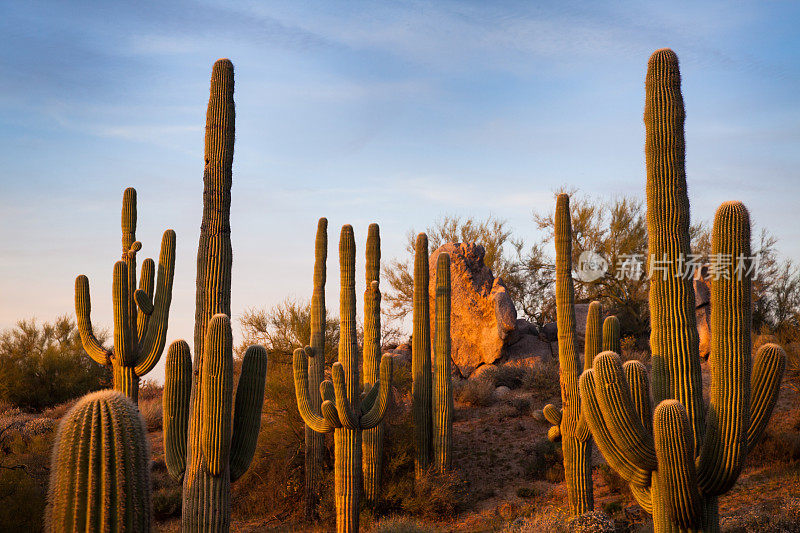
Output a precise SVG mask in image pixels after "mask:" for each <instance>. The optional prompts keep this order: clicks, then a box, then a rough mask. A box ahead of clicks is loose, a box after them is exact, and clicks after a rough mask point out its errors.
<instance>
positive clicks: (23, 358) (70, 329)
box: [0, 316, 111, 410]
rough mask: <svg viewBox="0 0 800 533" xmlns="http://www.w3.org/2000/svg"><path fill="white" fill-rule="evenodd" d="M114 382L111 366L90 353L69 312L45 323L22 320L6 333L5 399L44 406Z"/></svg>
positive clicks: (2, 358)
mask: <svg viewBox="0 0 800 533" xmlns="http://www.w3.org/2000/svg"><path fill="white" fill-rule="evenodd" d="M102 337H104V336H101V341H102V340H105V339H104V338H102ZM110 384H111V375H110V372H109V371H108V370H107V369H106V368H105V367H103V366H101V365H99V364H97V363H95V362H94V361H92V360H91V359H89V358H87V357H85V355H84V351H83V346H82V345H81V339H80V335H79V333H78V329H77V327H76V326H75V322H73V321H72V319H70V318H69V317H67V316H62V317H59V318H57V319H56V320H55V321H54V322H45V323H44V324H42V325H41V326H39V325H38V324H37V323H36V320H35V319H30V320H20V321H19V322H17V325H16V327H14V328H10V329H7V330H5V331H3V332H2V333H0V400H5V401H7V402H9V403H12V404H14V405H16V406H18V407H20V408H24V409H36V410H40V409H44V408H46V407H51V406H53V405H56V404H59V403H63V402H65V401H67V400H70V399H72V398H77V397H79V396H83V395H84V394H86V393H87V392H90V391H93V390H97V389H101V388H103V387H107V386H110Z"/></svg>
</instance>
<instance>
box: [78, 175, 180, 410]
mask: <svg viewBox="0 0 800 533" xmlns="http://www.w3.org/2000/svg"><path fill="white" fill-rule="evenodd" d="M141 248H142V243H140V242H139V241H137V240H136V190H135V189H134V188H132V187H129V188H127V189H125V192H124V193H123V195H122V260H120V261H117V262H116V263H115V264H114V277H113V282H112V291H111V294H112V302H113V305H114V349H113V350H108V349H106V348H104V347H103V346H102V345H101V344H100V342H99V341H98V340H97V338H96V337H95V335H94V332H93V330H92V320H91V300H90V298H89V279H88V278H87V277H86V276H84V275H80V276H78V277H77V278H76V279H75V314H76V316H77V319H78V331H79V332H80V335H81V342H82V344H83V348H84V350H86V353H88V354H89V356H90V357H91V358H92V359H94V360H95V361H96V362H98V363H100V364H101V365H108V366H110V367H111V368H112V370H113V376H114V389H116V390H118V391H122V392H123V393H125V394H127V395H128V397H130V398H131V400H133V402H134V403H137V402H138V397H139V378H140V377H142V376H144V375H145V374H147V373H148V372H150V371H151V370H152V369H153V367H155V366H156V363H158V360H159V359H160V358H161V353H162V352H163V351H164V344H165V343H166V340H167V321H168V318H169V306H170V302H171V301H172V279H173V274H174V271H175V232H174V231H173V230H171V229H169V230H167V231H165V232H164V236H163V237H162V239H161V255H160V256H159V259H158V279H157V281H156V283H155V298H154V297H153V296H154V295H153V281H154V278H155V263H154V262H153V260H152V259H145V261H144V263H142V272H141V277H140V280H139V288H138V289H137V288H136V252H138V251H139V250H140V249H141Z"/></svg>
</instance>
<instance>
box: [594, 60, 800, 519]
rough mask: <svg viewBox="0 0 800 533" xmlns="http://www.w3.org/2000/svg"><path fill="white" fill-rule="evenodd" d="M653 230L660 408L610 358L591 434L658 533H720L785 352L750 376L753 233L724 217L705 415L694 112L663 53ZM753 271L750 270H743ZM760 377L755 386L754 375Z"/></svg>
mask: <svg viewBox="0 0 800 533" xmlns="http://www.w3.org/2000/svg"><path fill="white" fill-rule="evenodd" d="M646 92H647V100H646V105H645V125H646V130H647V142H646V154H647V225H648V235H649V249H650V258H651V259H650V260H651V272H654V271H655V270H656V269H655V268H654V267H655V265H656V264H658V265H659V266H660V268H659V271H658V272H657V273H655V274H652V275H651V280H650V316H651V322H652V325H651V327H652V333H651V337H650V344H651V349H652V360H653V367H652V379H653V397H654V399H655V402H656V404H657V405H656V408H655V411H651V408H650V390H649V383H648V380H647V375H646V373H645V372H644V367H643V365H641V363H638V362H634V361H628V362H627V363H625V365H624V366H623V365H622V364H621V362H620V359H619V357H618V355H617V354H615V353H613V352H603V353H601V354H600V355H599V356H598V357H597V358H596V359H595V361H594V367H593V369H591V370H588V371H586V372H585V373H584V374H583V376H581V380H580V390H581V398H582V400H583V402H584V405H585V406H586V410H585V413H586V415H587V417H586V419H587V422H588V424H589V426H590V427H591V429H592V432H593V434H594V437H595V440H596V442H597V444H598V447H599V448H600V450H601V452H602V453H603V455H604V456H605V458H606V459H607V460H608V462H609V464H610V465H611V466H612V467H613V468H614V469H615V470H617V472H618V473H619V474H620V475H621V476H622V477H623V478H625V479H626V480H627V481H628V482H630V483H631V487H632V489H634V490H633V494H634V496H635V497H636V499H637V500H638V501H639V503H640V504H641V505H642V506H643V507H644V508H645V510H647V511H648V512H651V513H652V514H653V522H654V526H655V531H656V532H659V533H660V532H673V531H719V518H718V506H717V497H718V496H719V495H720V494H723V493H725V492H726V491H728V490H729V489H730V488H731V486H733V484H734V483H735V482H736V478H737V477H738V475H739V472H740V471H741V468H742V464H743V462H744V459H745V457H746V455H747V451H748V449H749V448H751V447H752V446H753V445H754V444H755V443H756V442H757V441H758V439H759V438H760V436H761V434H762V432H763V430H764V428H765V427H766V423H767V421H768V420H769V418H770V415H771V413H772V409H773V407H774V405H775V401H776V400H777V394H778V390H779V385H780V380H781V377H782V375H783V370H784V366H785V354H784V353H783V350H782V349H781V348H780V347H779V346H777V345H773V344H768V345H765V346H762V347H761V349H760V350H759V352H758V354H757V355H756V358H755V362H754V363H752V364H751V344H750V328H751V301H750V298H751V280H750V275H751V274H750V272H749V270H748V268H746V267H747V266H748V258H749V257H750V221H749V215H748V213H747V210H746V209H745V207H744V206H743V205H742V204H741V203H739V202H727V203H725V204H723V205H722V206H720V208H719V209H718V210H717V213H716V216H715V219H714V226H713V229H712V244H711V247H712V257H727V258H733V259H732V261H731V262H730V264H721V265H717V267H718V268H719V270H720V272H719V274H720V276H719V278H718V279H715V280H714V283H712V288H711V312H712V331H713V335H712V349H711V356H710V358H709V364H710V366H711V370H712V372H711V374H712V378H711V394H710V403H709V405H708V407H707V408H705V407H704V405H703V397H702V382H701V376H700V355H699V349H698V344H699V340H698V337H697V330H696V327H695V313H694V293H693V291H692V285H691V280H690V279H688V277H685V276H682V275H680V274H681V273H680V272H679V271H678V265H679V264H680V260H681V259H683V258H685V255H686V254H688V253H689V233H688V227H689V199H688V196H687V193H686V175H685V170H684V135H683V119H684V111H683V100H682V97H681V93H680V74H679V71H678V58H677V56H676V55H675V53H674V52H672V50H667V49H664V50H658V51H656V52H655V53H654V54H653V55H652V57H651V58H650V62H649V65H648V72H647V83H646ZM740 261H741V262H742V263H741V264H742V265H743V266H744V267H745V268H741V269H740V268H739V262H740ZM751 372H752V374H751Z"/></svg>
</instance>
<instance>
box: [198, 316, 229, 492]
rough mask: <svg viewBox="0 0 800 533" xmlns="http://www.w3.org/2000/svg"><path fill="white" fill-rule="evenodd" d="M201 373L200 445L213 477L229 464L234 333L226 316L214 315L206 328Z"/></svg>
mask: <svg viewBox="0 0 800 533" xmlns="http://www.w3.org/2000/svg"><path fill="white" fill-rule="evenodd" d="M203 346H204V349H205V353H204V354H203V363H202V364H203V368H202V370H201V371H200V373H201V387H202V404H201V411H202V414H201V416H200V419H201V422H200V423H201V427H202V429H201V439H200V443H201V447H202V450H203V456H204V457H205V460H206V466H207V468H208V471H209V473H210V474H211V475H212V476H219V475H221V474H222V473H223V471H224V470H225V468H226V467H227V466H228V461H229V453H230V444H231V416H230V413H231V407H232V405H231V403H232V401H233V358H232V356H231V354H232V350H233V334H232V333H231V321H230V318H228V316H227V315H223V314H221V313H220V314H216V315H214V317H213V318H212V319H211V323H210V324H209V325H208V329H207V330H206V338H205V342H204V344H203Z"/></svg>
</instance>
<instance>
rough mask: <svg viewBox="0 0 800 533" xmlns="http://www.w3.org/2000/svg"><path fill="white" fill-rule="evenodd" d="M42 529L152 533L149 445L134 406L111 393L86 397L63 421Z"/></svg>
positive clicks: (60, 425) (58, 436)
mask: <svg viewBox="0 0 800 533" xmlns="http://www.w3.org/2000/svg"><path fill="white" fill-rule="evenodd" d="M48 500H49V501H48V505H47V509H46V511H45V529H46V530H47V531H50V532H53V533H55V532H59V533H60V532H64V533H66V532H79V531H124V532H130V533H138V532H148V531H150V514H151V511H150V446H149V444H148V441H147V431H146V430H145V427H144V421H143V420H142V418H141V416H140V415H139V412H138V411H137V409H136V405H135V404H133V403H132V402H131V401H130V400H129V399H128V398H127V397H126V396H125V395H124V394H122V393H121V392H119V391H114V390H104V391H98V392H94V393H91V394H87V395H86V396H84V397H83V398H81V399H80V400H79V401H78V403H77V404H75V406H74V407H73V408H72V409H70V410H69V412H68V413H67V414H66V416H65V417H64V418H63V419H62V420H61V423H60V424H59V426H58V433H57V434H56V439H55V444H54V446H53V455H52V465H51V468H50V489H49V495H48Z"/></svg>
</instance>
